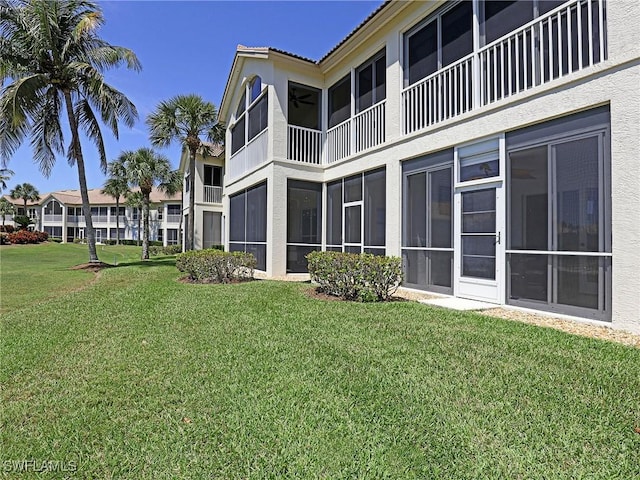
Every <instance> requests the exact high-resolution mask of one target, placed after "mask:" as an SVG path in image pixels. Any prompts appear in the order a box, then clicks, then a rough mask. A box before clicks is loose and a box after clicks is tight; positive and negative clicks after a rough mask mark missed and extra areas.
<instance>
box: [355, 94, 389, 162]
mask: <svg viewBox="0 0 640 480" xmlns="http://www.w3.org/2000/svg"><path fill="white" fill-rule="evenodd" d="M385 104H386V102H384V101H382V102H379V103H376V104H375V105H374V106H372V107H369V108H367V109H366V110H363V111H362V112H360V113H358V114H357V115H356V116H355V117H353V125H354V130H355V144H356V153H358V152H361V151H362V150H367V149H368V148H373V147H375V146H376V145H380V144H381V143H384V140H385V134H384V132H385V126H384V122H385Z"/></svg>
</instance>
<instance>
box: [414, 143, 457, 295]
mask: <svg viewBox="0 0 640 480" xmlns="http://www.w3.org/2000/svg"><path fill="white" fill-rule="evenodd" d="M402 169H403V207H402V231H403V233H402V263H403V271H404V282H405V284H406V285H408V286H412V287H414V288H421V289H426V290H432V291H436V292H441V293H452V292H453V288H452V287H453V283H452V278H453V220H452V198H453V150H445V151H442V152H438V153H434V154H430V155H427V156H425V157H422V158H418V159H416V160H410V161H408V162H405V163H404V164H403V166H402Z"/></svg>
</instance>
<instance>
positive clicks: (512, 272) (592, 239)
mask: <svg viewBox="0 0 640 480" xmlns="http://www.w3.org/2000/svg"><path fill="white" fill-rule="evenodd" d="M608 118H609V117H608V109H596V110H593V111H591V112H583V113H581V114H576V115H574V116H571V117H567V118H565V119H559V120H556V121H553V122H548V123H547V124H543V125H541V126H534V127H529V128H528V129H523V130H521V131H517V132H513V133H512V134H511V135H509V134H508V135H507V148H508V152H507V159H508V170H509V182H508V188H509V193H508V207H509V217H508V218H509V228H508V233H509V238H508V244H507V246H508V248H507V254H508V255H507V259H508V263H509V279H508V280H509V290H508V302H509V303H512V304H515V305H522V306H529V307H532V308H541V309H544V310H551V311H558V312H561V313H568V314H577V315H580V316H587V317H591V318H596V319H602V320H610V318H611V305H610V293H609V292H610V285H611V277H610V276H611V194H610V191H611V186H610V172H611V161H610V158H609V154H608V151H609V149H608V125H609V123H608V122H609V120H608ZM602 122H605V123H602ZM563 133H564V135H563ZM545 137H546V138H547V139H548V140H545ZM522 140H524V141H523V142H522Z"/></svg>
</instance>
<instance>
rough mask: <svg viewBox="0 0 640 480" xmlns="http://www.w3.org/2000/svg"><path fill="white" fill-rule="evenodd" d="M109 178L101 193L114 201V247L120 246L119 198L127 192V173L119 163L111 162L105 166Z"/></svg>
mask: <svg viewBox="0 0 640 480" xmlns="http://www.w3.org/2000/svg"><path fill="white" fill-rule="evenodd" d="M107 171H108V172H109V178H108V179H107V181H106V182H105V183H104V187H103V189H102V193H104V194H105V195H109V196H110V197H113V198H114V199H115V201H116V245H120V197H121V196H126V195H127V193H128V192H129V183H128V182H127V172H126V171H125V169H124V165H123V164H122V163H121V162H117V161H115V162H111V163H109V165H108V166H107Z"/></svg>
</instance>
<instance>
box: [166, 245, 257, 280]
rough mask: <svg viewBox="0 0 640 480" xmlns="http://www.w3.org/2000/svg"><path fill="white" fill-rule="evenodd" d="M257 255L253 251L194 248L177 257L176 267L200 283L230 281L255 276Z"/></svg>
mask: <svg viewBox="0 0 640 480" xmlns="http://www.w3.org/2000/svg"><path fill="white" fill-rule="evenodd" d="M256 263H257V262H256V257H254V256H253V254H252V253H245V252H222V251H220V250H212V249H207V250H192V251H189V252H184V253H181V254H180V255H178V256H177V258H176V267H177V268H178V270H180V271H181V272H185V273H188V274H189V278H190V279H191V280H193V281H195V282H200V283H229V282H231V281H243V280H250V279H252V278H253V271H254V269H255V268H256Z"/></svg>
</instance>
